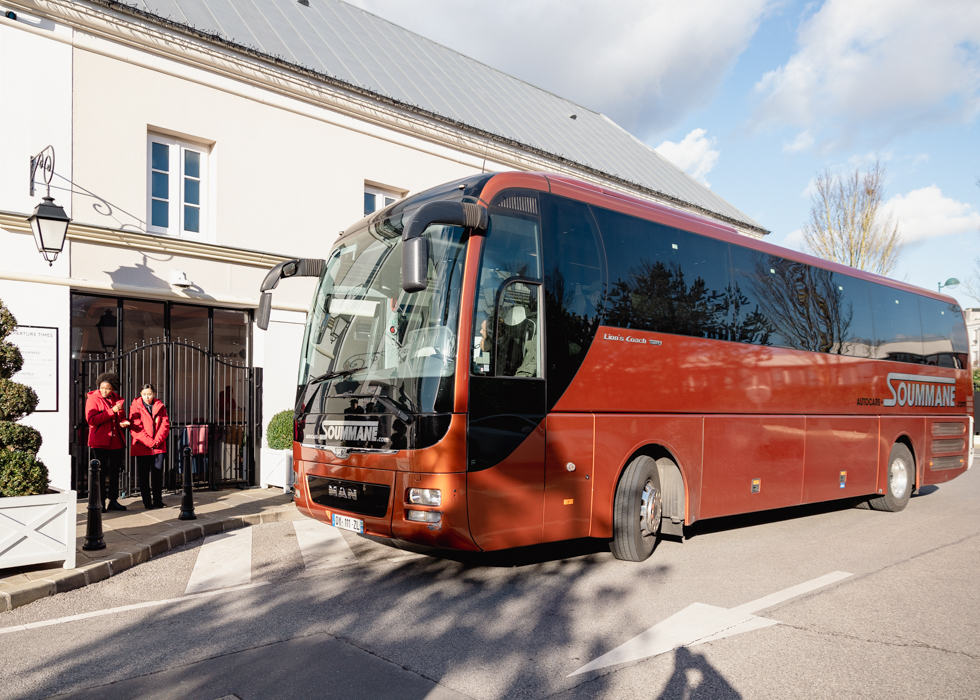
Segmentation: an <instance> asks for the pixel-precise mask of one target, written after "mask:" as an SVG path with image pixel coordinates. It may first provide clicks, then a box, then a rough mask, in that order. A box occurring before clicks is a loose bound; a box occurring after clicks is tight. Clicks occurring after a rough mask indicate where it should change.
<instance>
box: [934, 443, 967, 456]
mask: <svg viewBox="0 0 980 700" xmlns="http://www.w3.org/2000/svg"><path fill="white" fill-rule="evenodd" d="M965 449H966V442H965V441H963V440H933V441H932V451H933V453H937V452H962V451H963V450H965Z"/></svg>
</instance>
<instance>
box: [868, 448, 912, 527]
mask: <svg viewBox="0 0 980 700" xmlns="http://www.w3.org/2000/svg"><path fill="white" fill-rule="evenodd" d="M887 477H888V488H887V490H886V493H885V494H884V495H882V496H875V497H874V498H872V499H871V500H870V501H869V502H868V505H869V506H871V508H873V509H874V510H884V511H889V512H892V513H897V512H898V511H900V510H902V509H903V508H905V506H907V505H908V503H909V498H911V496H912V488H913V486H914V485H915V461H914V460H913V459H912V453H911V452H909V448H908V447H906V446H905V445H903V444H902V443H900V442H896V443H895V444H894V445H893V446H892V451H891V453H890V454H889V455H888V475H887Z"/></svg>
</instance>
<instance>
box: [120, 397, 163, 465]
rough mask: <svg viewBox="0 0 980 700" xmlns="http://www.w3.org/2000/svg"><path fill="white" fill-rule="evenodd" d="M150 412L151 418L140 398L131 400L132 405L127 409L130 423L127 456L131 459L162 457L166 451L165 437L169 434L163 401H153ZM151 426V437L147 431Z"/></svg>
mask: <svg viewBox="0 0 980 700" xmlns="http://www.w3.org/2000/svg"><path fill="white" fill-rule="evenodd" d="M152 411H153V415H152V416H151V415H150V413H149V412H148V411H147V410H146V405H145V404H144V403H143V399H142V398H135V399H133V405H132V406H130V407H129V420H130V422H131V423H132V425H131V426H129V436H130V438H132V444H131V446H130V448H129V454H130V455H132V456H133V457H145V456H147V455H162V454H163V453H165V452H166V451H167V435H168V434H169V433H170V416H168V415H167V407H166V406H164V405H163V401H160V400H159V399H156V400H154V401H153V409H152ZM151 425H152V426H153V434H152V435H150V430H149V427H150V426H151Z"/></svg>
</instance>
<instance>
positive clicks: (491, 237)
mask: <svg viewBox="0 0 980 700" xmlns="http://www.w3.org/2000/svg"><path fill="white" fill-rule="evenodd" d="M539 231H540V226H539V224H538V219H537V217H533V216H524V215H520V214H510V213H506V214H505V213H501V212H499V211H498V212H494V213H491V215H490V226H489V228H488V230H487V232H486V234H485V236H484V242H483V252H482V255H481V261H480V280H479V283H478V285H477V289H476V308H475V309H474V314H473V322H474V323H473V359H472V363H471V365H470V371H471V372H472V373H473V374H477V375H482V376H498V377H500V376H511V377H513V376H518V375H515V372H517V370H518V368H519V367H520V365H521V363H522V362H523V358H524V354H523V353H519V352H518V348H519V347H521V343H518V341H517V337H518V335H520V333H522V332H523V331H524V330H526V329H527V328H529V327H530V325H531V324H529V323H526V321H533V325H535V326H536V324H537V317H538V307H537V301H536V299H537V294H538V288H537V286H536V285H529V284H521V285H519V287H520V288H523V290H524V291H523V292H518V291H517V290H516V289H514V290H511V287H514V285H508V286H507V287H506V288H504V285H506V284H507V282H508V280H511V279H515V278H516V279H524V280H539V279H541V249H540V236H539ZM528 290H531V291H533V295H531V292H530V291H528ZM522 293H523V296H524V298H525V302H524V304H523V306H521V305H520V304H518V303H517V302H516V301H515V299H516V297H517V296H520V294H522ZM508 295H511V296H512V297H514V298H510V297H509V296H508ZM529 295H531V296H534V298H535V301H534V304H533V308H532V305H531V304H530V301H527V298H528V296H529ZM498 297H499V298H500V307H501V308H500V310H499V317H498V316H497V314H498V309H497V300H498ZM505 307H506V310H505ZM518 307H520V308H518ZM522 313H523V314H524V318H521V319H518V316H520V315H521V314H522ZM495 318H497V321H496V328H495V327H494V324H495V321H494V319H495ZM508 322H510V323H508ZM515 326H516V328H515ZM536 331H537V329H536V328H535V332H536ZM538 335H539V334H538ZM502 336H503V338H504V339H510V340H511V341H513V342H511V343H510V344H509V345H506V347H505V348H504V350H503V352H501V346H500V343H502V342H504V340H503V339H502ZM523 342H527V341H526V340H525V341H522V343H523ZM535 342H538V343H539V342H540V340H535ZM515 358H518V359H516V363H517V364H514V362H515ZM501 362H503V363H504V364H503V365H502V366H501V365H500V364H499V363H501ZM535 362H536V360H535ZM522 376H527V375H522ZM530 376H540V372H539V371H538V370H537V369H535V374H533V375H530Z"/></svg>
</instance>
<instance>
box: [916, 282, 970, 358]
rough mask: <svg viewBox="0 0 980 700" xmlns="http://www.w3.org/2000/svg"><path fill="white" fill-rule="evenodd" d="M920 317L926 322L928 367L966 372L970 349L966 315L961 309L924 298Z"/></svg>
mask: <svg viewBox="0 0 980 700" xmlns="http://www.w3.org/2000/svg"><path fill="white" fill-rule="evenodd" d="M919 316H920V317H921V319H922V346H923V348H922V351H923V354H924V355H925V362H926V364H927V365H936V366H938V367H950V368H954V369H966V354H967V353H968V352H969V346H968V342H967V338H966V334H965V332H964V326H963V312H962V311H960V309H959V307H958V306H955V305H953V304H947V303H946V302H944V301H940V300H938V299H930V298H929V297H922V296H920V297H919Z"/></svg>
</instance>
